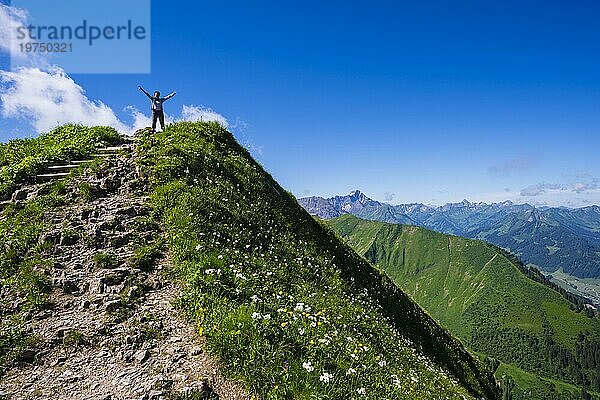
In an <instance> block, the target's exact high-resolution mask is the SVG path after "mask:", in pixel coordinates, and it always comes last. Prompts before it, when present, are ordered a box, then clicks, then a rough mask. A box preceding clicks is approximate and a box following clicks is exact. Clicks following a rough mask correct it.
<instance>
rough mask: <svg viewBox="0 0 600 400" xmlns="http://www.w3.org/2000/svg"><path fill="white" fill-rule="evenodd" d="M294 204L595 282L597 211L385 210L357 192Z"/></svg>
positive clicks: (507, 205) (599, 252) (459, 206)
mask: <svg viewBox="0 0 600 400" xmlns="http://www.w3.org/2000/svg"><path fill="white" fill-rule="evenodd" d="M355 198H360V199H361V203H360V205H357V204H355V203H354V202H353V199H355ZM333 199H335V200H333ZM298 202H299V203H300V204H301V205H302V206H303V207H304V208H305V209H306V210H307V211H308V212H309V213H311V214H313V215H316V216H318V217H320V218H324V219H331V218H336V217H339V216H341V215H344V214H352V215H356V216H357V217H359V218H364V219H369V220H376V221H382V222H390V223H399V224H405V225H417V226H422V227H425V228H429V229H433V230H436V231H439V232H442V233H447V234H453V235H458V236H464V237H468V238H472V239H483V240H486V241H488V242H490V243H492V244H495V245H497V246H500V247H503V248H505V249H507V250H509V251H511V252H513V253H515V254H516V255H517V256H519V257H520V258H522V259H523V260H524V261H525V262H526V263H527V264H531V265H535V266H537V267H538V268H540V269H542V270H544V271H546V272H555V271H557V270H561V269H562V270H563V271H564V272H566V273H568V274H571V275H573V276H576V277H580V278H600V207H599V206H597V205H591V206H586V207H581V208H573V209H570V208H564V207H543V208H542V207H535V206H532V205H530V204H527V203H524V204H516V203H513V202H512V201H503V202H499V203H491V204H488V203H482V202H479V203H472V202H470V201H468V200H466V199H465V200H463V201H461V202H458V203H447V204H444V205H440V206H431V205H426V204H421V203H409V204H398V205H391V204H387V203H382V202H379V201H376V200H372V199H370V198H369V197H367V196H366V195H365V194H364V193H362V192H361V191H359V190H355V191H352V192H351V195H347V196H335V197H332V198H329V199H326V198H322V197H318V196H313V197H308V198H300V199H299V200H298ZM340 205H343V207H340ZM598 296H599V297H600V292H599V294H598Z"/></svg>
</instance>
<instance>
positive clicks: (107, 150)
mask: <svg viewBox="0 0 600 400" xmlns="http://www.w3.org/2000/svg"><path fill="white" fill-rule="evenodd" d="M126 149H128V147H127V146H116V147H100V148H99V149H97V150H96V151H97V152H98V153H117V152H119V151H121V150H126Z"/></svg>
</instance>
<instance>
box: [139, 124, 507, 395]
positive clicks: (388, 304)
mask: <svg viewBox="0 0 600 400" xmlns="http://www.w3.org/2000/svg"><path fill="white" fill-rule="evenodd" d="M138 140H139V146H140V150H141V151H140V154H141V157H140V160H139V162H140V164H141V165H142V166H143V170H145V171H146V172H147V174H148V175H149V177H150V179H151V182H152V185H153V189H152V193H151V203H152V205H153V207H154V210H155V214H156V216H157V218H159V219H160V220H162V221H163V225H164V229H165V232H166V240H167V245H168V247H169V250H170V252H171V256H172V259H173V263H174V265H175V273H176V276H177V278H178V279H180V280H181V281H182V283H183V285H184V287H185V290H184V294H183V295H182V298H181V299H180V301H179V304H180V306H181V307H182V308H183V309H184V310H185V311H186V312H187V313H188V314H189V315H190V317H192V318H194V319H195V321H196V323H197V326H198V329H199V330H200V332H202V333H203V334H204V335H205V336H206V340H207V346H208V348H209V350H210V351H211V352H213V353H215V354H217V355H218V356H219V357H220V359H221V360H222V362H223V365H224V368H225V370H226V372H227V373H228V374H230V376H233V377H236V378H239V379H241V380H243V381H244V382H246V384H247V385H248V386H249V388H250V389H252V390H253V391H254V392H255V393H257V394H259V395H260V396H261V397H263V398H272V399H279V398H298V399H314V398H319V399H352V398H372V399H399V398H413V399H414V398H423V399H442V398H470V397H471V396H476V397H485V398H490V399H493V398H498V397H499V390H498V388H497V387H496V384H495V382H494V380H493V378H492V376H491V374H489V373H487V372H486V371H484V370H482V367H481V365H480V364H479V363H478V362H477V361H476V360H474V359H473V358H472V357H471V356H470V355H469V354H468V353H467V352H466V351H465V350H464V348H463V347H462V345H461V344H460V343H459V342H458V341H457V340H456V339H454V338H453V337H452V336H450V335H449V334H448V333H447V332H446V331H445V330H443V329H441V328H440V327H439V326H438V325H437V324H436V323H435V322H434V321H433V320H432V319H431V318H430V317H429V316H428V315H427V314H425V313H424V312H423V311H422V310H421V309H420V308H419V307H418V306H417V305H416V304H415V303H414V302H413V301H412V300H410V299H409V298H408V297H407V296H406V295H404V294H403V293H402V292H401V291H400V290H399V289H398V288H397V286H396V285H395V284H393V283H392V282H391V281H390V280H389V278H387V277H386V276H385V275H383V274H381V273H379V272H378V271H377V270H375V269H374V268H373V267H372V266H370V265H369V264H368V263H366V262H365V261H364V260H363V259H362V258H361V257H359V256H358V255H357V254H356V253H354V252H353V251H352V250H351V249H350V248H349V247H348V246H346V245H345V244H343V243H342V242H340V241H339V240H338V238H337V237H336V236H335V234H334V233H333V232H331V231H330V230H329V229H327V228H326V227H324V226H322V225H321V224H319V223H318V222H316V221H315V220H314V219H313V218H311V217H310V216H309V215H308V214H307V213H306V212H305V211H304V210H303V209H302V208H301V207H300V206H299V205H298V204H297V202H296V200H295V199H294V198H293V196H291V195H290V194H288V193H287V192H285V191H284V190H283V189H282V188H281V187H280V186H279V185H278V184H277V183H276V182H275V181H274V180H273V179H272V178H271V177H270V176H269V175H268V174H267V173H266V172H265V171H264V170H263V169H262V168H261V167H260V166H259V165H258V164H257V163H256V162H255V161H254V160H253V159H252V158H251V156H250V155H249V154H248V152H247V151H246V150H245V149H243V148H242V147H241V146H239V144H238V143H237V142H236V141H235V139H234V138H233V136H232V135H231V134H230V133H229V132H227V131H226V130H225V129H223V128H222V127H221V126H219V125H218V124H215V123H193V124H192V123H178V124H174V125H171V126H169V127H168V128H167V129H166V130H165V131H164V132H161V133H158V134H156V135H150V134H149V132H148V131H144V132H142V133H140V135H139V137H138Z"/></svg>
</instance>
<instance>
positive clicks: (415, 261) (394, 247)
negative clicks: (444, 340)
mask: <svg viewBox="0 0 600 400" xmlns="http://www.w3.org/2000/svg"><path fill="white" fill-rule="evenodd" d="M330 224H331V226H332V227H333V228H334V230H335V231H336V232H338V233H339V234H340V235H341V236H342V237H344V238H345V239H346V240H347V241H348V243H349V244H350V245H351V246H352V247H353V248H355V249H356V250H357V252H359V253H360V254H363V255H364V256H365V257H366V258H367V259H368V260H370V261H371V262H373V263H374V264H376V265H377V266H378V267H380V268H381V269H383V270H384V271H385V272H386V273H387V274H389V276H391V277H392V278H393V279H394V281H396V282H397V283H398V284H399V285H400V286H401V287H402V289H403V290H405V291H406V292H407V293H409V294H410V295H411V297H412V298H413V299H415V300H416V301H417V303H419V304H420V305H421V306H423V307H424V308H425V309H426V310H427V311H428V312H429V313H430V314H431V315H432V316H433V317H434V318H435V319H437V320H438V321H440V322H442V323H443V324H444V326H446V327H447V328H448V329H449V330H450V331H451V332H453V333H454V334H456V335H457V336H458V337H460V338H461V339H462V340H463V341H464V343H465V344H466V345H467V346H468V347H470V348H471V349H473V350H474V351H477V352H481V353H484V354H486V355H488V356H490V357H494V358H496V359H498V360H501V361H502V362H504V363H508V364H514V365H516V366H518V367H520V368H521V369H523V370H525V371H529V372H533V373H537V374H540V375H541V376H551V377H555V378H558V379H564V380H567V381H569V382H571V383H574V384H577V385H584V384H587V385H590V386H592V387H594V388H595V387H597V385H598V383H599V377H598V370H597V364H596V363H597V362H598V358H599V357H598V356H600V353H599V352H598V351H597V344H598V343H599V342H600V321H599V320H598V319H597V318H588V317H586V316H585V315H583V314H582V313H577V312H574V311H572V310H571V309H570V304H569V302H568V301H567V300H565V299H564V298H563V297H561V295H560V294H559V293H557V292H555V291H553V290H551V289H549V288H548V287H546V286H544V285H541V284H539V283H537V282H534V281H532V280H530V279H528V278H527V277H526V276H524V275H523V274H522V273H521V272H520V271H519V270H518V268H517V267H516V266H515V265H514V264H512V262H510V260H508V259H507V258H506V257H504V255H503V254H502V253H501V252H499V251H498V250H497V249H495V248H494V247H493V246H491V245H488V244H486V243H484V242H480V241H475V240H469V239H464V238H460V237H456V236H449V235H444V234H441V233H437V232H433V231H430V230H427V229H423V228H419V227H414V226H400V225H392V224H386V223H381V222H373V221H364V220H360V219H358V218H356V217H354V216H350V215H346V216H342V217H340V218H337V219H335V220H332V221H331V222H330ZM583 348H586V351H587V350H590V351H591V354H587V355H582V354H583V353H584V351H582V349H583ZM586 356H587V357H591V360H588V359H586ZM588 361H591V362H588ZM509 373H510V371H509ZM541 398H543V397H541Z"/></svg>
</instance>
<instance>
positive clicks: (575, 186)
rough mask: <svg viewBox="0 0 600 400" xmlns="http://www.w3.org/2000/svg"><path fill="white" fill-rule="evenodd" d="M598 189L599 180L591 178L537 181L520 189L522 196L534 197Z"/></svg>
mask: <svg viewBox="0 0 600 400" xmlns="http://www.w3.org/2000/svg"><path fill="white" fill-rule="evenodd" d="M599 190H600V180H598V179H592V180H590V181H587V182H572V183H567V184H560V183H538V184H536V185H530V186H527V187H526V188H523V189H521V192H520V195H521V196H523V197H535V196H540V195H543V194H546V193H561V192H562V193H579V194H581V193H590V192H594V191H599Z"/></svg>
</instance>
